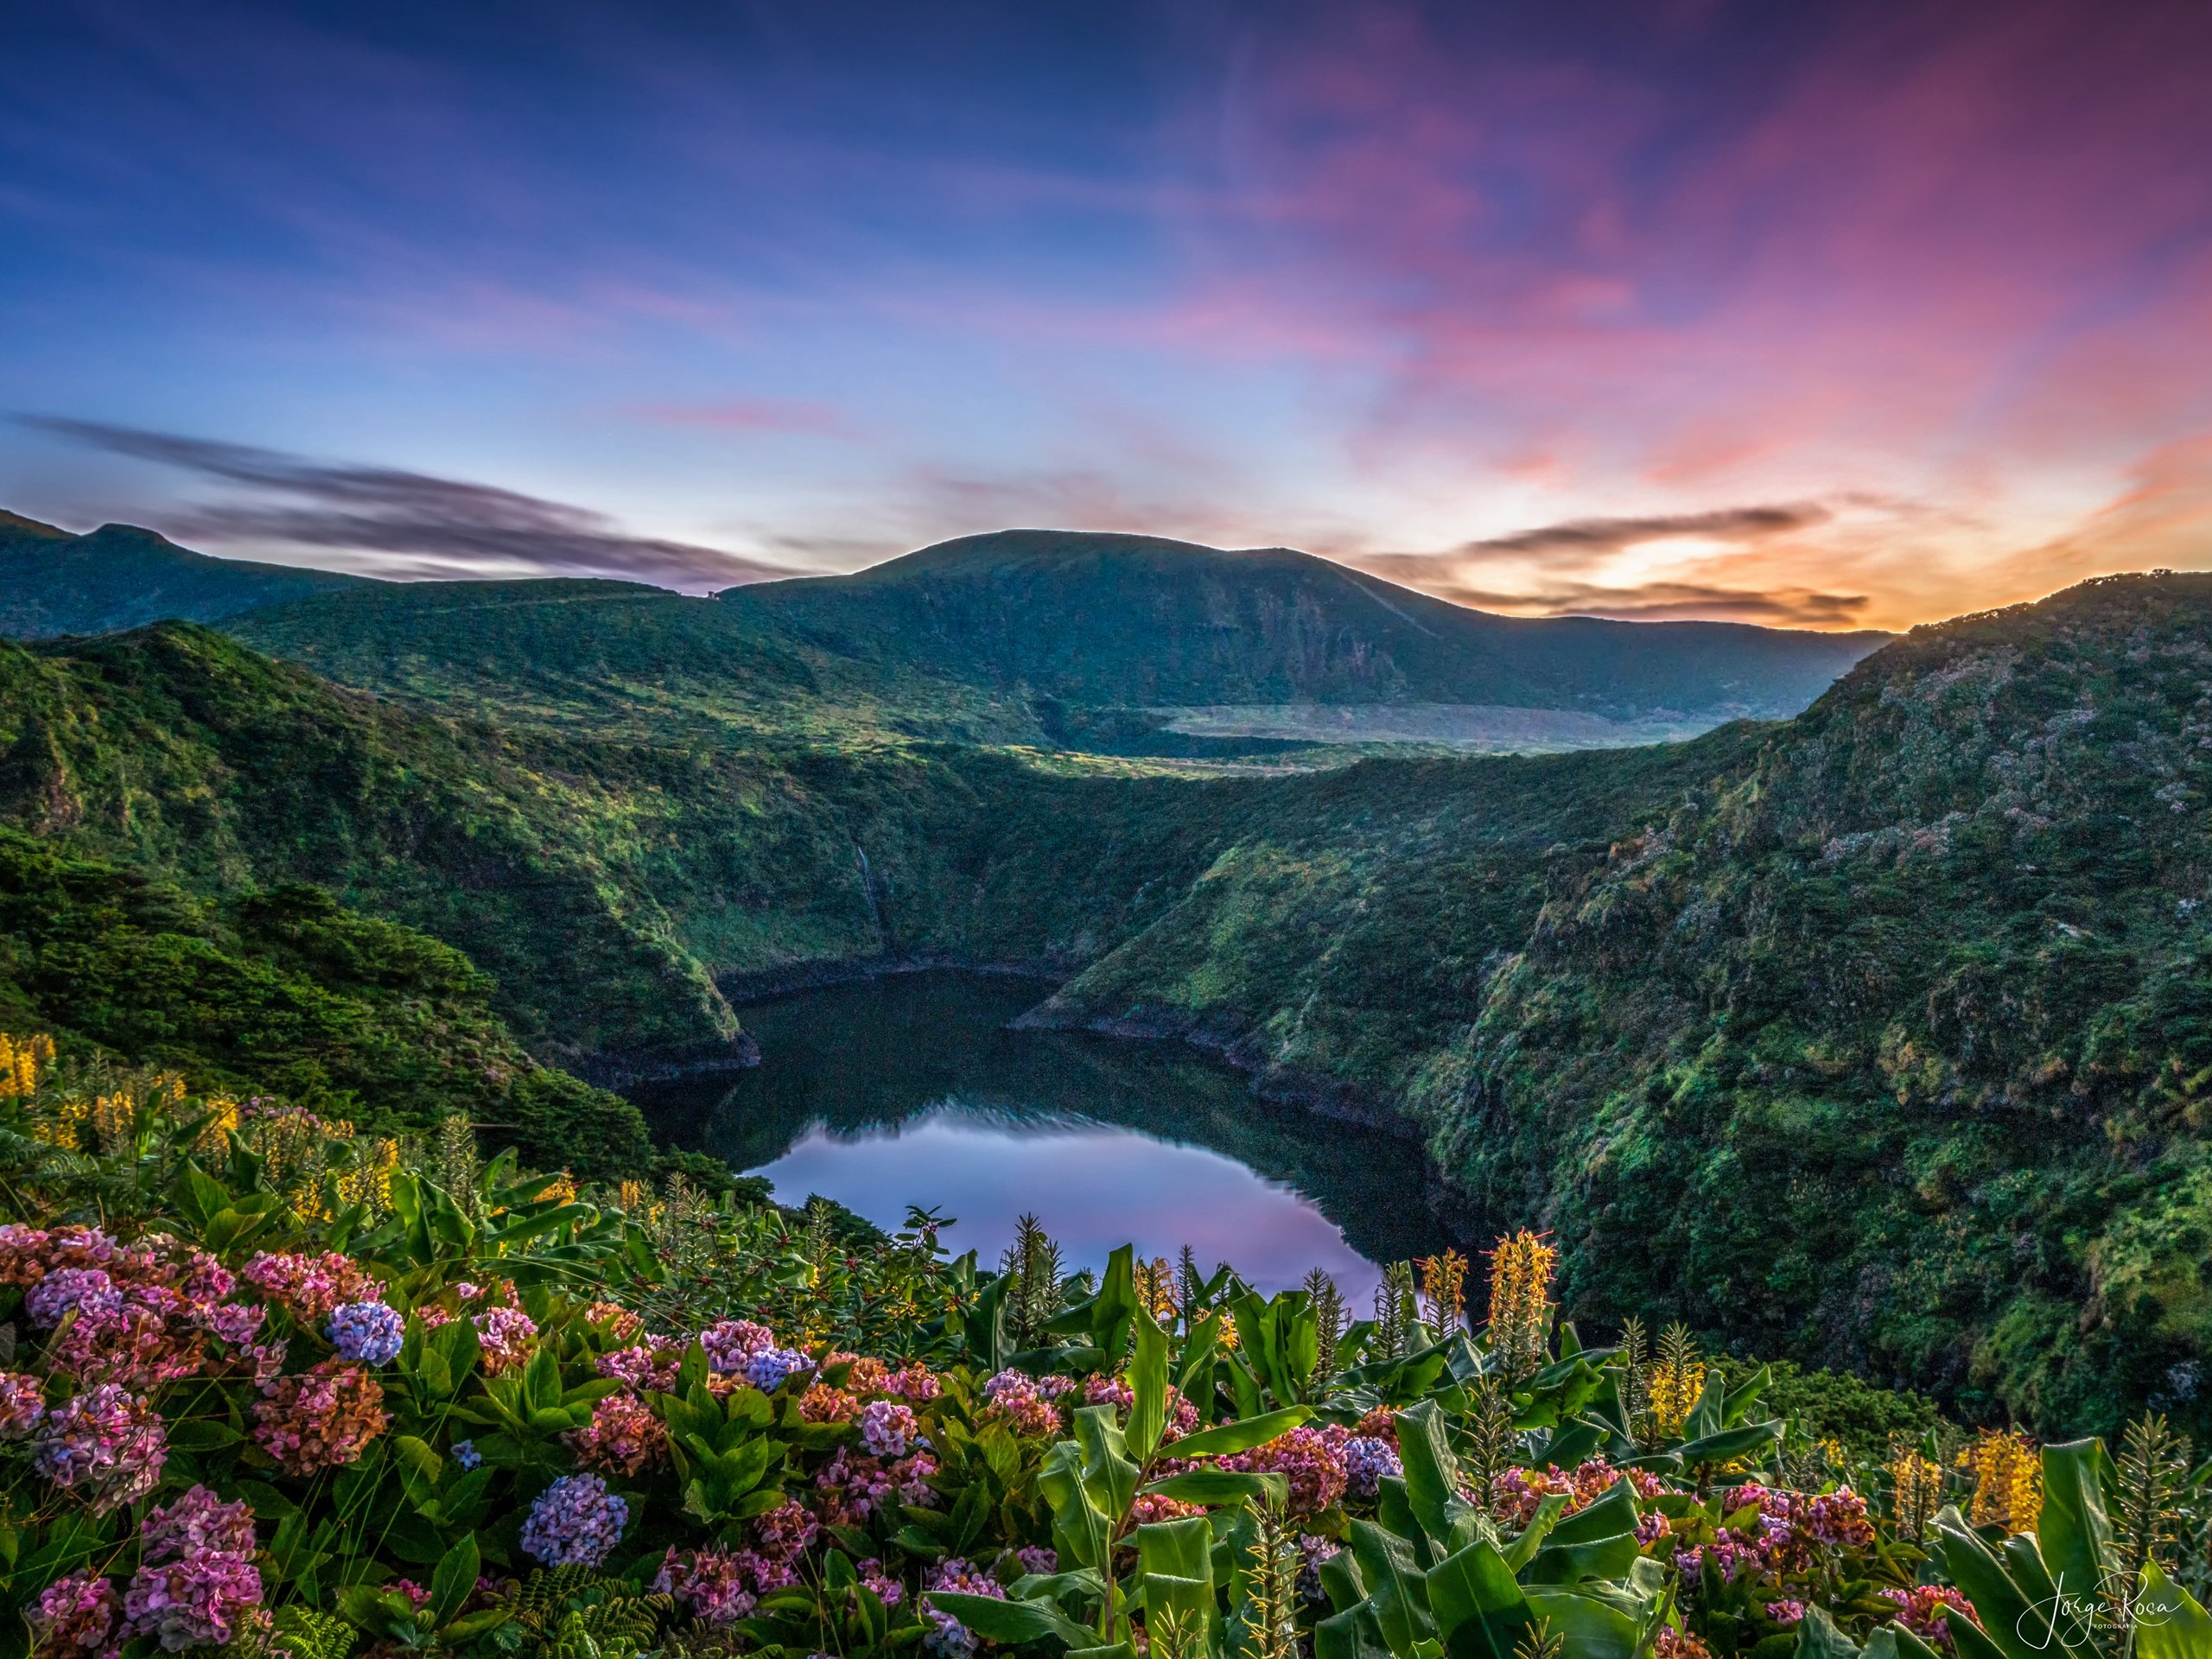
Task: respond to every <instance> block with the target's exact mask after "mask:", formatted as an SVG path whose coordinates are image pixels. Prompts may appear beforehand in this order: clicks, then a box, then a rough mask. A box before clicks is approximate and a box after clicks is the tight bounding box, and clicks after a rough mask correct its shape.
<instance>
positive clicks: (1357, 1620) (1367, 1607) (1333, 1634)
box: [1313, 1601, 1412, 1659]
mask: <svg viewBox="0 0 2212 1659" xmlns="http://www.w3.org/2000/svg"><path fill="white" fill-rule="evenodd" d="M1313 1659H1412V1649H1411V1648H1410V1647H1408V1649H1406V1650H1405V1651H1404V1652H1402V1653H1397V1652H1393V1650H1392V1649H1391V1647H1390V1644H1389V1642H1388V1641H1386V1640H1385V1639H1384V1638H1383V1623H1382V1620H1381V1619H1379V1618H1376V1613H1375V1604H1374V1603H1373V1602H1371V1601H1362V1602H1360V1603H1359V1604H1358V1605H1356V1606H1353V1607H1351V1608H1349V1609H1347V1610H1346V1611H1344V1612H1341V1613H1336V1614H1333V1615H1332V1616H1331V1617H1329V1618H1325V1619H1322V1620H1320V1621H1319V1623H1317V1624H1315V1625H1314V1626H1313Z"/></svg>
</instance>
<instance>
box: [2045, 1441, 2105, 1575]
mask: <svg viewBox="0 0 2212 1659" xmlns="http://www.w3.org/2000/svg"><path fill="white" fill-rule="evenodd" d="M2118 1484H2119V1473H2118V1471H2116V1470H2114V1469H2113V1465H2112V1459H2111V1457H2110V1456H2109V1455H2107V1452H2106V1451H2105V1443H2104V1442H2103V1441H2102V1440H2075V1441H2073V1442H2072V1443H2071V1444H2069V1445H2066V1446H2045V1447H2044V1449H2043V1510H2042V1513H2041V1514H2040V1515H2039V1516H2037V1521H2036V1541H2037V1545H2038V1546H2039V1547H2040V1548H2041V1551H2042V1554H2043V1566H2044V1572H2046V1573H2049V1574H2050V1580H2051V1587H2052V1589H2053V1590H2054V1591H2055V1592H2057V1593H2059V1594H2061V1595H2069V1596H2075V1597H2079V1598H2081V1599H2083V1600H2091V1599H2094V1598H2095V1596H2096V1594H2097V1592H2098V1589H2099V1587H2100V1586H2101V1585H2103V1583H2104V1582H2105V1580H2106V1578H2107V1575H2108V1574H2109V1573H2112V1572H2113V1565H2114V1564H2113V1549H2112V1523H2111V1522H2110V1521H2108V1520H2107V1518H2106V1516H2105V1498H2104V1495H2105V1492H2106V1491H2107V1487H2108V1486H2115V1487H2116V1486H2117V1485H2118Z"/></svg>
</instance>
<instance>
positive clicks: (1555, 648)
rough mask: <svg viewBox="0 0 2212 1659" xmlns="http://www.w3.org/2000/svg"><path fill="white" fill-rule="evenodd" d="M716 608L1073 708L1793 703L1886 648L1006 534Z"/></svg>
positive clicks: (1727, 707) (1159, 544)
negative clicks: (1585, 614) (1561, 612)
mask: <svg viewBox="0 0 2212 1659" xmlns="http://www.w3.org/2000/svg"><path fill="white" fill-rule="evenodd" d="M721 600H722V601H723V602H724V603H725V604H728V605H731V606H733V607H736V608H738V609H740V610H741V611H743V612H746V613H748V614H752V615H756V616H760V617H763V618H771V619H773V620H776V621H778V622H781V623H784V624H785V625H787V626H791V627H792V628H794V629H796V630H798V632H801V633H802V634H804V636H806V637H807V638H810V639H814V640H816V641H817V642H818V643H821V644H823V645H827V646H829V647H830V648H832V649H835V650H837V651H840V652H848V653H850V654H854V655H862V656H871V657H874V658H878V659H880V660H883V661H887V662H899V663H912V664H930V665H931V666H932V667H933V669H934V670H935V671H937V672H939V673H944V674H950V675H954V676H956V677H962V678H965V679H969V680H971V681H974V682H976V683H983V684H992V685H997V686H1001V687H1004V688H1007V689H1011V688H1014V687H1016V686H1027V687H1028V688H1030V689H1031V690H1033V691H1034V692H1037V693H1040V694H1043V695H1045V696H1050V697H1052V698H1054V699H1058V700H1059V701H1060V702H1065V703H1070V704H1074V705H1077V706H1083V707H1129V708H1158V707H1162V706H1177V707H1187V706H1192V705H1203V704H1218V703H1231V704H1249V703H1294V702H1324V703H1370V702H1435V703H1489V704H1502V705H1506V706H1510V707H1515V708H1541V709H1575V710H1580V711H1584V712H1587V713H1592V714H1599V715H1610V716H1612V717H1615V718H1623V717H1633V716H1638V715H1647V714H1649V713H1650V712H1652V711H1654V710H1658V709H1669V710H1675V711H1680V712H1685V713H1688V712H1696V713H1701V714H1706V715H1710V716H1712V717H1713V719H1716V720H1717V719H1720V718H1727V717H1733V716H1751V717H1772V716H1775V715H1792V714H1795V713H1796V712H1797V710H1798V709H1802V708H1803V707H1804V706H1805V705H1806V704H1807V703H1808V702H1811V701H1812V699H1813V698H1814V697H1815V696H1818V695H1819V694H1820V693H1821V690H1824V689H1826V687H1827V685H1828V684H1829V683H1831V682H1832V681H1834V678H1835V677H1836V676H1837V675H1839V674H1840V673H1841V672H1843V671H1844V670H1846V669H1847V668H1848V667H1850V666H1851V664H1853V663H1855V662H1857V661H1858V660H1859V658H1861V657H1864V656H1865V655H1866V653H1867V652H1870V651H1872V650H1873V649H1875V648H1876V647H1877V646H1878V645H1881V644H1882V643H1883V641H1884V640H1885V639H1887V638H1888V637H1889V636H1887V635H1886V634H1879V633H1865V632H1862V633H1848V634H1825V633H1802V632H1789V631H1786V630H1781V629H1774V628H1758V627H1751V626H1743V625H1740V624H1735V623H1725V622H1663V623H1638V622H1609V621H1601V620H1596V619H1592V618H1561V619H1523V618H1516V617H1503V616H1493V615H1490V614H1487V613H1484V612H1480V611H1472V610H1469V609H1467V608H1465V607H1462V606H1458V605H1452V604H1448V603H1446V601H1442V600H1438V599H1432V598H1430V597H1428V596H1427V594H1420V593H1416V592H1414V591H1413V590H1412V589H1410V588H1401V587H1398V586H1397V585H1395V583H1392V582H1384V581H1383V580H1381V579H1380V578H1378V577H1375V576H1370V575H1363V573H1361V572H1359V571H1357V570H1352V569H1346V568H1345V567H1344V566H1342V565H1338V564H1332V563H1330V562H1329V561H1327V560H1325V559H1319V558H1315V557H1314V556H1312V555H1311V554H1306V553H1296V552H1292V551H1290V550H1287V549H1284V548H1268V549H1262V550H1251V551H1244V552H1224V551H1222V550H1218V549H1215V548H1210V547H1199V546H1196V545H1193V544H1192V543H1187V542H1171V541H1162V540H1160V539H1157V538H1155V537H1145V536H1109V535H1090V534H1083V533H1078V532H1075V531H1035V530H1010V531H998V532H996V533H995V534H992V535H988V536H971V537H964V538H963V539H962V540H959V541H954V542H946V543H942V544H940V545H938V546H936V547H929V548H925V549H923V550H921V551H920V552H918V553H910V554H908V555H906V556H905V557H904V558H899V559H893V560H891V561H890V562H889V563H885V564H880V565H877V566H875V567H874V568H873V569H868V570H863V571H861V572H860V573H859V574H858V575H850V576H835V577H811V578H806V579H804V580H798V581H791V582H763V583H759V584H756V585H754V586H752V587H747V588H732V589H730V590H729V591H728V592H726V593H724V594H721Z"/></svg>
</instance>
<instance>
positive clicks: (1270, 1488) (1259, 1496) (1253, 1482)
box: [1145, 1469, 1290, 1506]
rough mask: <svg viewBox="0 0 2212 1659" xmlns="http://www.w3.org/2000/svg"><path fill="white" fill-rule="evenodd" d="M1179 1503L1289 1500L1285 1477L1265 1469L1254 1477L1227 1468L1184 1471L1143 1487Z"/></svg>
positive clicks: (1288, 1485)
mask: <svg viewBox="0 0 2212 1659" xmlns="http://www.w3.org/2000/svg"><path fill="white" fill-rule="evenodd" d="M1145 1491H1147V1492H1157V1493H1158V1494H1159V1495H1160V1497H1172V1498H1173V1499H1174V1500H1175V1501H1176V1502H1177V1503H1205V1504H1207V1505H1210V1506H1211V1505H1216V1504H1222V1503H1246V1502H1252V1503H1288V1502H1289V1501H1290V1481H1289V1478H1288V1477H1287V1476H1284V1475H1281V1474H1278V1473H1276V1472H1275V1471H1274V1470H1272V1469H1270V1470H1266V1471H1262V1472H1260V1473H1257V1474H1235V1473H1232V1472H1230V1471H1229V1470H1226V1469H1186V1470H1185V1471H1183V1472H1182V1473H1181V1474H1179V1475H1170V1476H1168V1477H1167V1478H1166V1479H1165V1480H1155V1481H1154V1482H1153V1483H1152V1484H1151V1485H1149V1486H1147V1487H1146V1488H1145Z"/></svg>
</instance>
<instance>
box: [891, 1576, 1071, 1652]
mask: <svg viewBox="0 0 2212 1659" xmlns="http://www.w3.org/2000/svg"><path fill="white" fill-rule="evenodd" d="M929 1601H930V1605H931V1606H933V1607H935V1608H937V1609H938V1611H940V1612H946V1613H950V1614H951V1615H952V1616H953V1618H957V1619H958V1620H959V1621H960V1622H961V1623H962V1624H965V1625H966V1626H967V1627H968V1628H969V1630H973V1631H975V1632H976V1635H978V1636H980V1637H985V1638H987V1639H988V1640H989V1641H993V1642H1016V1643H1019V1642H1042V1641H1045V1640H1046V1639H1047V1638H1052V1639H1053V1640H1057V1641H1060V1642H1065V1643H1067V1644H1068V1645H1069V1646H1070V1647H1080V1648H1088V1647H1096V1645H1097V1643H1098V1632H1097V1631H1096V1630H1085V1629H1084V1627H1083V1626H1082V1625H1080V1624H1077V1623H1076V1622H1075V1621H1074V1620H1073V1619H1071V1618H1069V1617H1068V1616H1067V1615H1066V1614H1065V1613H1063V1612H1062V1611H1060V1610H1059V1609H1058V1608H1057V1607H1055V1606H1053V1605H1052V1603H1050V1602H1048V1601H1001V1600H1000V1599H998V1598H997V1597H995V1596H970V1595H963V1594H961V1593H959V1592H956V1591H950V1590H932V1591H931V1592H929Z"/></svg>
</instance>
